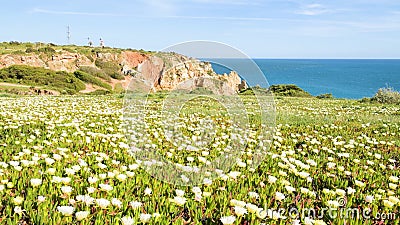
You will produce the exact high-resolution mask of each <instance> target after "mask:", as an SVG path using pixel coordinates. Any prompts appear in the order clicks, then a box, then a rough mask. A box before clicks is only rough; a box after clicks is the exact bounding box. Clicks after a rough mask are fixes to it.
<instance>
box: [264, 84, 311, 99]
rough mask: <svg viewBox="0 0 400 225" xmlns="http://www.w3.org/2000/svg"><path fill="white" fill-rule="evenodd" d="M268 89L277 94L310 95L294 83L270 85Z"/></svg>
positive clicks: (291, 95)
mask: <svg viewBox="0 0 400 225" xmlns="http://www.w3.org/2000/svg"><path fill="white" fill-rule="evenodd" d="M269 90H270V91H272V92H273V93H274V95H277V96H290V97H311V94H310V93H308V92H306V91H304V90H303V89H301V88H300V87H298V86H297V85H294V84H279V85H271V86H270V87H269Z"/></svg>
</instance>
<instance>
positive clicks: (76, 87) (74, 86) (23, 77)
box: [0, 65, 85, 94]
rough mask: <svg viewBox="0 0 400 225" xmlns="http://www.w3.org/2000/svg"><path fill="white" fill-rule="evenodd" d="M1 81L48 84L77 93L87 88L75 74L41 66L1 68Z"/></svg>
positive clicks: (36, 84)
mask: <svg viewBox="0 0 400 225" xmlns="http://www.w3.org/2000/svg"><path fill="white" fill-rule="evenodd" d="M0 81H4V82H10V83H19V84H26V85H32V86H48V87H49V88H53V89H55V90H61V91H62V90H65V92H66V93H68V94H75V93H76V92H78V91H80V90H84V89H85V84H84V83H83V82H82V81H80V80H79V79H77V78H76V77H75V76H74V75H73V74H71V73H67V72H65V71H57V72H56V71H53V70H49V69H44V68H41V67H31V66H26V65H13V66H10V67H7V68H3V69H1V70H0Z"/></svg>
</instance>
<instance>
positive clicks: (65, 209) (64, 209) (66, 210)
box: [57, 206, 75, 216]
mask: <svg viewBox="0 0 400 225" xmlns="http://www.w3.org/2000/svg"><path fill="white" fill-rule="evenodd" d="M57 210H58V211H59V212H60V213H61V214H63V215H64V216H72V214H73V213H74V211H75V208H74V207H72V206H57Z"/></svg>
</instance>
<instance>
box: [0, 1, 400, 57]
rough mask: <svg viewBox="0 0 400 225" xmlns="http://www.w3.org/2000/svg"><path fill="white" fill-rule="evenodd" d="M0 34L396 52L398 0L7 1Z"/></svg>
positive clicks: (158, 44) (339, 53)
mask: <svg viewBox="0 0 400 225" xmlns="http://www.w3.org/2000/svg"><path fill="white" fill-rule="evenodd" d="M0 19H1V21H2V23H1V32H0V41H11V40H17V41H31V42H36V41H43V42H52V43H56V44H66V43H67V38H66V27H67V25H69V26H70V29H71V42H72V43H74V44H78V45H85V44H87V38H88V37H90V38H91V39H92V40H93V41H94V42H95V44H96V45H98V43H99V38H100V37H101V38H103V39H104V41H105V44H106V45H108V46H112V47H126V48H136V49H141V48H142V49H146V50H162V49H163V48H165V47H167V46H170V45H173V44H176V43H179V42H183V41H191V40H212V41H218V42H223V43H226V44H228V45H232V46H234V47H236V48H238V49H240V50H242V51H243V52H245V53H246V54H248V55H250V56H251V57H257V58H400V1H398V0H314V1H306V0H265V1H261V0H253V1H245V0H164V1H162V0H140V1H131V0H117V1H105V0H96V1H93V0H14V1H5V2H3V3H2V6H1V8H0Z"/></svg>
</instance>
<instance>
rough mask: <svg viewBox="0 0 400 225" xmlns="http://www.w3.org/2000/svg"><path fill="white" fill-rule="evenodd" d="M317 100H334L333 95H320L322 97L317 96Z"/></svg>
mask: <svg viewBox="0 0 400 225" xmlns="http://www.w3.org/2000/svg"><path fill="white" fill-rule="evenodd" d="M317 98H319V99H332V98H333V95H332V94H331V93H326V94H320V95H317Z"/></svg>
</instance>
